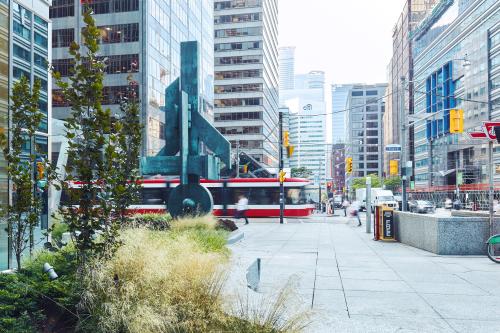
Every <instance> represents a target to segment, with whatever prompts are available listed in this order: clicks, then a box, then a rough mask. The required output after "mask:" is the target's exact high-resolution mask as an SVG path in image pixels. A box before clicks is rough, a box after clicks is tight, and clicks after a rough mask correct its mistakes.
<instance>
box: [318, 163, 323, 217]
mask: <svg viewBox="0 0 500 333" xmlns="http://www.w3.org/2000/svg"><path fill="white" fill-rule="evenodd" d="M318 192H319V193H318V195H319V199H318V201H319V212H320V213H323V205H322V203H321V161H319V164H318Z"/></svg>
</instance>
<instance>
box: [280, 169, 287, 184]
mask: <svg viewBox="0 0 500 333" xmlns="http://www.w3.org/2000/svg"><path fill="white" fill-rule="evenodd" d="M285 176H286V172H285V171H283V170H280V172H279V178H280V183H283V182H285Z"/></svg>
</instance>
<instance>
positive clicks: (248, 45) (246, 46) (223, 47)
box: [214, 42, 262, 52]
mask: <svg viewBox="0 0 500 333" xmlns="http://www.w3.org/2000/svg"><path fill="white" fill-rule="evenodd" d="M260 48H262V43H261V42H241V43H219V44H215V47H214V50H215V51H218V52H220V51H233V50H256V49H260Z"/></svg>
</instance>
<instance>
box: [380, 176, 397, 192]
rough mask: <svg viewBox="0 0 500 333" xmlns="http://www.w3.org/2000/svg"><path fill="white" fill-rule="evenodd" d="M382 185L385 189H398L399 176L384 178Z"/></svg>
mask: <svg viewBox="0 0 500 333" xmlns="http://www.w3.org/2000/svg"><path fill="white" fill-rule="evenodd" d="M384 185H385V188H386V189H388V190H391V191H393V192H395V191H396V190H399V188H400V187H401V177H399V176H392V177H390V178H386V179H385V180H384Z"/></svg>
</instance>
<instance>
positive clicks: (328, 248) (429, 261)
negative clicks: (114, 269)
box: [229, 214, 500, 333]
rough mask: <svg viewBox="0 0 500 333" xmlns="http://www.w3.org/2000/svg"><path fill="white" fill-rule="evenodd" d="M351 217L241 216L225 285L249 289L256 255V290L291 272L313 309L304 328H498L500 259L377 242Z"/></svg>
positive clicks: (276, 284) (267, 289) (271, 287)
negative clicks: (284, 220) (245, 221)
mask: <svg viewBox="0 0 500 333" xmlns="http://www.w3.org/2000/svg"><path fill="white" fill-rule="evenodd" d="M362 215H364V214H362ZM275 221H277V219H275ZM356 224H357V222H354V220H352V221H351V222H348V219H347V218H344V217H339V216H335V217H325V216H320V217H313V218H309V219H295V220H292V221H290V222H289V223H288V224H284V225H280V224H279V223H277V222H274V223H266V222H264V221H259V222H257V221H254V223H252V221H251V222H250V224H249V225H245V226H243V225H241V224H240V226H241V230H243V231H244V233H245V238H244V240H243V241H241V242H239V243H236V244H233V245H232V246H231V249H232V251H233V259H232V265H233V266H232V271H231V276H230V283H229V285H230V287H231V288H233V289H239V290H240V291H241V292H247V291H246V289H247V288H246V282H245V273H246V269H247V267H248V266H249V265H250V264H251V263H252V262H253V261H255V259H256V258H261V259H262V275H261V285H260V289H259V293H260V294H262V295H268V294H271V293H272V292H273V291H276V290H277V289H279V288H280V287H282V286H283V285H285V284H286V282H287V281H288V279H289V278H290V277H292V276H297V277H298V278H299V283H298V286H297V291H298V293H299V294H300V296H301V299H302V304H301V306H302V307H303V309H310V310H312V311H313V313H314V316H313V323H312V324H311V325H310V326H309V327H308V329H307V331H308V332H394V331H398V332H440V333H441V332H486V331H487V332H500V265H497V264H495V263H493V262H491V261H490V260H488V258H487V257H486V256H484V257H446V256H436V255H434V254H431V253H428V252H425V251H421V250H418V249H415V248H412V247H409V246H406V245H403V244H400V243H383V242H375V241H373V240H372V236H371V235H368V234H366V233H365V232H364V231H365V226H364V225H363V226H362V227H361V228H358V227H356V226H355V225H356ZM250 293H253V291H250Z"/></svg>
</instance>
